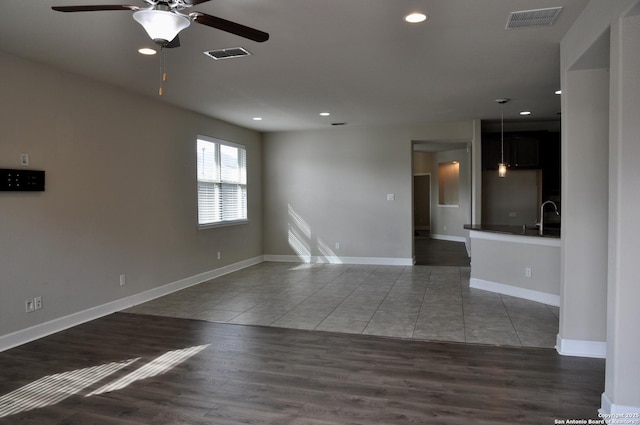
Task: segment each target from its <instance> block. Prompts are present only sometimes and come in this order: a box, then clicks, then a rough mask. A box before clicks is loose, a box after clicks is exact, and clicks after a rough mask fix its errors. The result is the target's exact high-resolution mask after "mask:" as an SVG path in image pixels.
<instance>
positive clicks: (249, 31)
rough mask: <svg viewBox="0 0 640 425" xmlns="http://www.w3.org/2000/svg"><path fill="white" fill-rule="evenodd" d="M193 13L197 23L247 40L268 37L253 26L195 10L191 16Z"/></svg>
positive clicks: (259, 39)
mask: <svg viewBox="0 0 640 425" xmlns="http://www.w3.org/2000/svg"><path fill="white" fill-rule="evenodd" d="M193 15H196V16H195V18H194V21H196V22H197V23H199V24H202V25H206V26H209V27H212V28H216V29H219V30H222V31H226V32H229V33H231V34H235V35H239V36H240V37H244V38H248V39H249V40H253V41H257V42H258V43H262V42H264V41H267V40H268V39H269V34H267V33H266V32H263V31H260V30H257V29H255V28H251V27H247V26H245V25H242V24H238V23H235V22H231V21H227V20H226V19H222V18H218V17H217V16H211V15H207V14H206V13H202V12H195V13H193V14H192V16H193Z"/></svg>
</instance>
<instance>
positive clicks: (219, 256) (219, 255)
mask: <svg viewBox="0 0 640 425" xmlns="http://www.w3.org/2000/svg"><path fill="white" fill-rule="evenodd" d="M220 258H221V254H220V251H218V260H219V259H220Z"/></svg>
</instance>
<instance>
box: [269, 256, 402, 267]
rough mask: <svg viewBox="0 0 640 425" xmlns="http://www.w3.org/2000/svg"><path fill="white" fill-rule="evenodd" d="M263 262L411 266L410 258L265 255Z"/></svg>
mask: <svg viewBox="0 0 640 425" xmlns="http://www.w3.org/2000/svg"><path fill="white" fill-rule="evenodd" d="M264 261H274V262H283V263H321V264H322V263H327V264H362V265H374V266H412V265H413V259H412V258H385V257H338V256H335V257H325V256H303V257H301V256H298V255H265V256H264Z"/></svg>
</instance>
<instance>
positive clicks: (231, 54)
mask: <svg viewBox="0 0 640 425" xmlns="http://www.w3.org/2000/svg"><path fill="white" fill-rule="evenodd" d="M204 54H205V55H207V56H209V57H210V58H212V59H215V60H220V59H231V58H239V57H242V56H249V55H251V53H250V52H249V51H248V50H246V49H243V48H242V47H231V48H229V49H220V50H209V51H206V52H204Z"/></svg>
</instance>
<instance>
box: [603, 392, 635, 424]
mask: <svg viewBox="0 0 640 425" xmlns="http://www.w3.org/2000/svg"><path fill="white" fill-rule="evenodd" d="M598 413H599V415H598V416H600V417H601V418H603V419H604V420H605V422H606V423H608V424H616V423H618V424H619V423H640V421H638V418H640V406H625V405H622V404H615V403H612V402H611V400H610V399H609V397H607V394H606V393H602V398H601V407H600V409H598ZM625 420H627V421H628V422H622V421H625Z"/></svg>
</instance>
